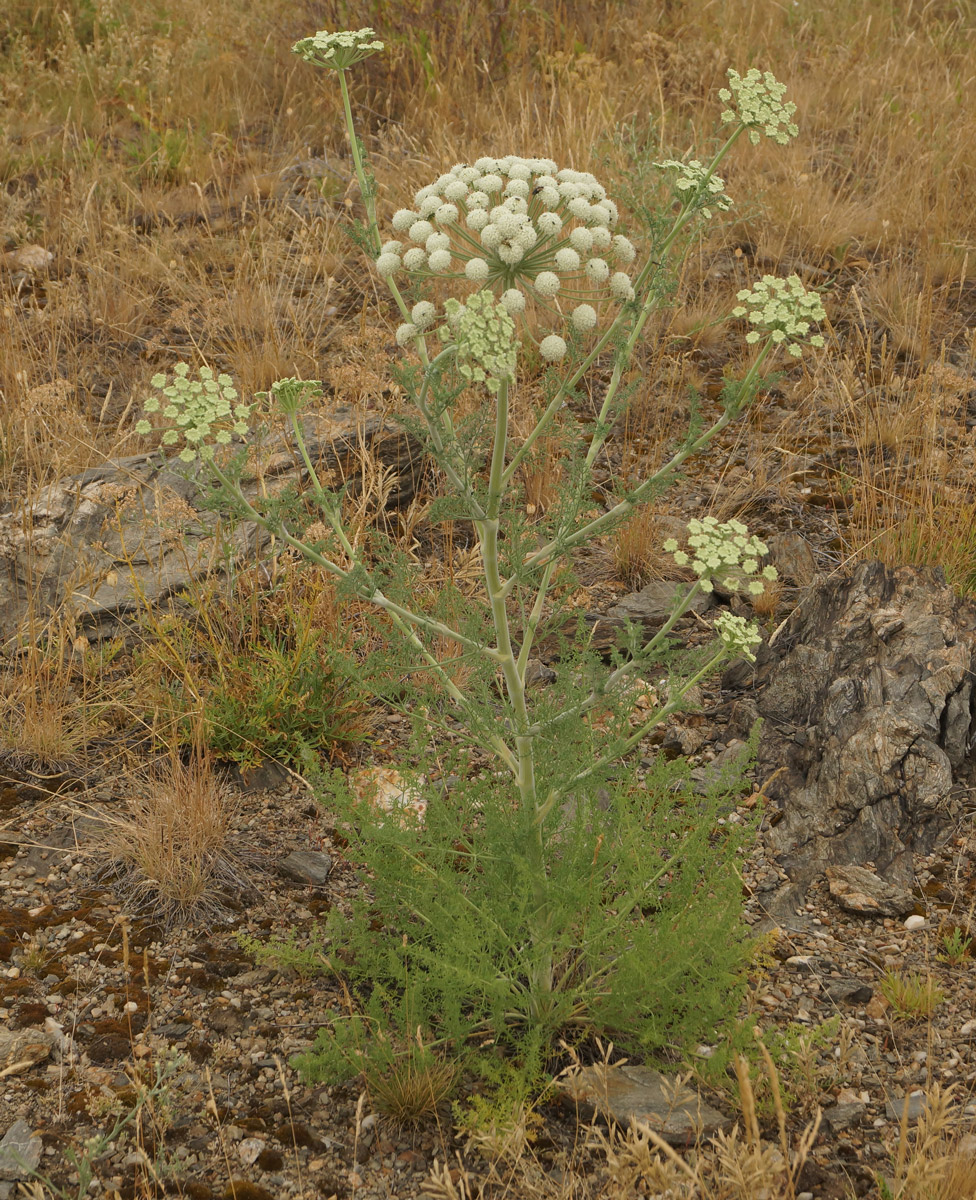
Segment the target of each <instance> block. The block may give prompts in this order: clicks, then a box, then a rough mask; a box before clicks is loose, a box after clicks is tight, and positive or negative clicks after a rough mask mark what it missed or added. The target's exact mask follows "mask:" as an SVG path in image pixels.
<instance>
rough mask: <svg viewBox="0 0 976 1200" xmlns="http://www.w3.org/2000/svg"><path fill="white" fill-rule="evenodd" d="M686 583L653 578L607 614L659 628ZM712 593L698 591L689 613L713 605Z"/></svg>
mask: <svg viewBox="0 0 976 1200" xmlns="http://www.w3.org/2000/svg"><path fill="white" fill-rule="evenodd" d="M688 588H689V585H688V584H687V583H673V582H672V581H670V580H666V579H655V580H652V581H651V582H650V583H649V584H647V585H646V586H645V587H642V588H641V590H640V591H639V592H631V593H630V594H629V595H627V596H624V597H623V598H622V599H621V600H620V601H619V602H618V603H617V604H615V605H614V606H613V608H611V609H609V610H608V612H607V615H608V616H610V617H617V618H629V619H630V620H631V621H639V622H640V623H641V624H642V625H643V626H644V627H645V628H649V629H653V628H659V627H660V626H661V625H663V624H664V623H665V621H667V620H668V618H669V617H670V616H671V614H672V613H673V612H674V608H675V605H676V604H677V602H678V600H679V599H680V597H681V596H683V595H684V594H685V593H686V592H687V591H688ZM712 603H713V600H712V596H711V595H710V594H708V593H705V592H699V594H698V595H697V596H696V597H695V598H694V600H693V601H692V602H691V604H690V606H689V607H688V610H687V611H688V612H690V613H703V612H706V611H707V610H708V609H709V608H710V607H711V606H712Z"/></svg>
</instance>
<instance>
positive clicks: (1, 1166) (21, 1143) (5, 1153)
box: [0, 1121, 42, 1179]
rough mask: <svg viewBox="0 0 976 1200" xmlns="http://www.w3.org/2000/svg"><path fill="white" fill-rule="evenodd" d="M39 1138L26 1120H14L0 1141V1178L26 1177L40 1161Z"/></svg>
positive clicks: (35, 1168)
mask: <svg viewBox="0 0 976 1200" xmlns="http://www.w3.org/2000/svg"><path fill="white" fill-rule="evenodd" d="M41 1149H42V1147H41V1139H40V1136H37V1137H35V1136H34V1131H33V1130H32V1129H31V1127H30V1126H29V1125H28V1124H27V1122H26V1121H14V1123H13V1125H11V1126H10V1128H9V1129H8V1130H7V1132H6V1133H5V1134H4V1135H3V1140H2V1141H0V1179H27V1178H28V1177H29V1175H30V1173H31V1171H36V1170H37V1165H38V1163H39V1162H40V1161H41Z"/></svg>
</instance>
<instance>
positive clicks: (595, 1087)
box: [563, 1064, 733, 1146]
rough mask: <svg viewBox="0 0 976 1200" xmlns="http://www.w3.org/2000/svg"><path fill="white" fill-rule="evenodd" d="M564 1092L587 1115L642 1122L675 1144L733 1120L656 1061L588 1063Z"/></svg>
mask: <svg viewBox="0 0 976 1200" xmlns="http://www.w3.org/2000/svg"><path fill="white" fill-rule="evenodd" d="M563 1092H564V1094H565V1095H567V1096H568V1097H569V1099H571V1100H572V1101H573V1102H575V1103H576V1104H577V1105H578V1106H579V1108H580V1111H581V1112H582V1113H583V1115H584V1116H585V1117H587V1119H589V1118H592V1117H593V1116H601V1117H604V1118H609V1119H610V1120H612V1121H614V1122H616V1124H618V1125H621V1126H628V1125H631V1124H632V1123H634V1122H635V1121H636V1122H640V1123H641V1124H642V1125H647V1126H649V1127H650V1128H651V1129H653V1130H654V1132H655V1133H656V1134H657V1135H658V1136H659V1137H662V1138H663V1139H664V1140H665V1141H666V1142H667V1143H668V1144H669V1145H671V1146H693V1145H695V1143H697V1142H700V1141H704V1140H706V1139H708V1138H710V1137H714V1136H715V1134H717V1133H719V1132H727V1131H728V1130H730V1129H731V1128H732V1125H733V1121H732V1119H731V1118H730V1117H726V1116H724V1115H723V1114H722V1113H720V1112H719V1111H718V1110H717V1109H714V1108H712V1107H711V1105H709V1104H706V1102H705V1101H704V1100H703V1099H702V1098H701V1096H700V1095H699V1094H698V1093H697V1092H696V1091H694V1090H693V1089H692V1088H690V1087H688V1086H686V1085H685V1084H678V1083H677V1082H676V1081H675V1079H674V1078H673V1077H670V1076H668V1075H662V1074H661V1072H660V1071H655V1070H653V1069H652V1068H650V1067H639V1066H630V1065H629V1064H623V1065H621V1066H613V1067H602V1066H601V1067H584V1068H583V1070H582V1071H581V1072H580V1073H579V1075H577V1076H576V1077H575V1078H574V1079H572V1080H570V1081H569V1082H568V1083H566V1084H565V1085H563Z"/></svg>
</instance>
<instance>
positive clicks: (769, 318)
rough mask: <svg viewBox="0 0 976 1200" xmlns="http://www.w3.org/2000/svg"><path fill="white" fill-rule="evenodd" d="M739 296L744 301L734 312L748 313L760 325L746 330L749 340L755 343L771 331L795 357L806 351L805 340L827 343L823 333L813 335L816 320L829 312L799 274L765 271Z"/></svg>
mask: <svg viewBox="0 0 976 1200" xmlns="http://www.w3.org/2000/svg"><path fill="white" fill-rule="evenodd" d="M736 299H737V300H741V301H742V303H741V304H740V305H739V306H738V307H737V308H733V309H732V316H733V317H744V316H746V315H747V314H748V317H749V323H750V324H751V325H755V326H756V328H755V329H750V330H749V332H748V333H747V334H746V341H747V342H750V343H752V344H755V343H756V342H758V341H759V339H760V337H761V336H762V334H763V333H768V334H769V336H770V338H771V339H772V341H773V342H774V343H777V344H786V348H787V350H788V351H789V353H790V354H792V355H793V357H794V358H799V357H800V355H801V354H802V353H803V349H802V347H801V345H800V343H801V342H804V341H806V342H807V343H809V345H811V346H822V345H823V344H824V340H823V337H822V336H821V335H820V334H819V333H815V334H812V335H810V329H811V327H812V325H813V323H814V322H819V321H823V320H824V319H825V318H826V316H827V314H826V312H825V311H824V306H823V302H822V301H821V299H820V296H819V295H818V294H817V293H816V292H810V291H807V289H806V288H805V287H804V286H803V283H802V281H801V279H800V277H799V275H790V276H788V277H787V278H786V279H777V278H776V276H775V275H764V276H763V277H762V279H761V280H760V281H759V283H756V284H753V286H752V288H751V289H750V288H744V289H743V290H742V291H741V292H739V293H737V295H736Z"/></svg>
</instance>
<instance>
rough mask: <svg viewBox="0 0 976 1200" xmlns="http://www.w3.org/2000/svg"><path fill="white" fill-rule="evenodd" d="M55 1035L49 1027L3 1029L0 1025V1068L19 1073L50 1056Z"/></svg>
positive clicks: (15, 1073) (8, 1072) (10, 1072)
mask: <svg viewBox="0 0 976 1200" xmlns="http://www.w3.org/2000/svg"><path fill="white" fill-rule="evenodd" d="M57 1040H58V1039H57V1035H56V1034H55V1033H54V1032H53V1031H52V1030H49V1029H38V1028H37V1027H35V1026H31V1027H30V1028H29V1029H18V1030H12V1029H5V1028H3V1027H2V1026H0V1068H2V1069H3V1070H4V1071H5V1072H6V1073H7V1074H8V1075H21V1074H23V1073H24V1072H26V1071H29V1070H30V1068H31V1067H34V1066H36V1065H37V1064H38V1063H41V1062H44V1060H45V1059H46V1058H48V1057H50V1054H51V1051H52V1050H53V1048H54V1044H55V1042H56V1041H57Z"/></svg>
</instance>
